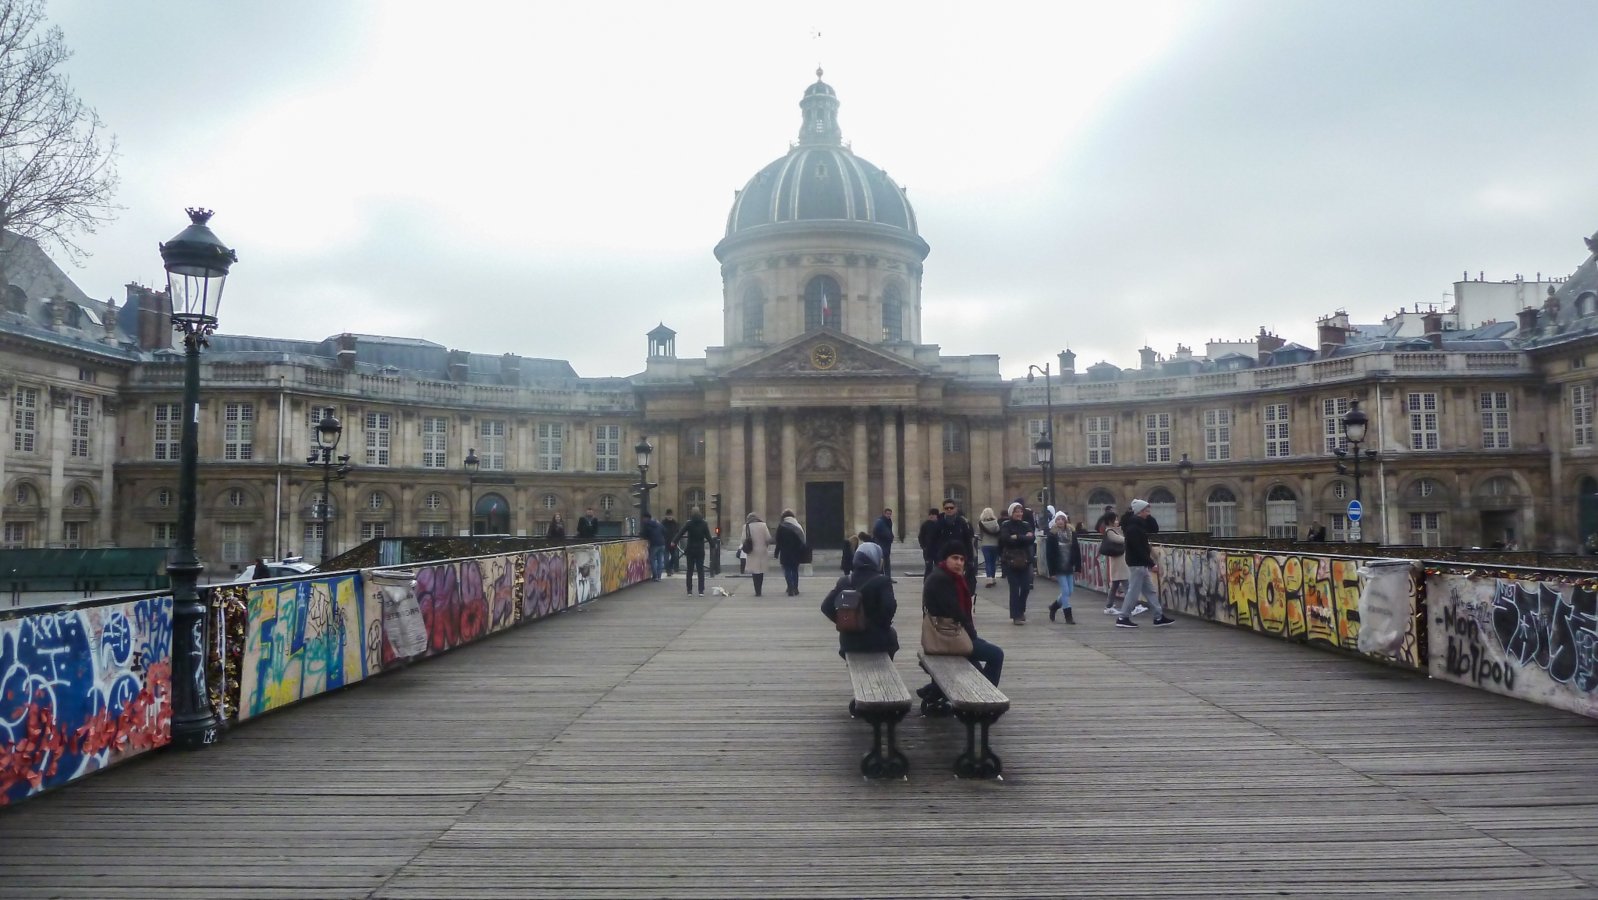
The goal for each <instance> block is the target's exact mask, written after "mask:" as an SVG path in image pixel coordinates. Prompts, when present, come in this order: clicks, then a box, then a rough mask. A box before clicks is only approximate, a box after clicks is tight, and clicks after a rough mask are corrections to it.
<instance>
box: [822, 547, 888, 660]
mask: <svg viewBox="0 0 1598 900" xmlns="http://www.w3.org/2000/svg"><path fill="white" fill-rule="evenodd" d="M846 589H853V590H856V591H859V592H860V608H861V609H862V610H863V611H864V612H865V616H866V627H865V628H864V629H862V630H860V631H840V632H838V655H839V656H844V655H845V654H849V653H886V654H888V655H889V656H892V655H893V654H895V653H897V652H899V634H898V632H896V631H894V630H893V616H894V614H895V613H897V612H898V611H899V601H898V599H897V598H895V597H894V596H893V579H891V578H889V577H888V576H886V575H884V574H882V547H881V546H880V545H878V544H877V543H876V542H875V541H871V540H865V541H862V542H861V543H860V547H859V549H857V550H855V552H854V569H853V570H851V571H850V572H849V574H848V575H845V576H843V577H842V578H839V579H838V584H837V586H835V587H834V588H833V589H832V590H831V591H829V592H827V597H826V599H825V600H822V601H821V614H822V615H824V616H826V617H827V618H828V619H829V620H831V621H833V622H836V621H838V607H837V602H838V594H839V593H841V592H843V591H844V590H846Z"/></svg>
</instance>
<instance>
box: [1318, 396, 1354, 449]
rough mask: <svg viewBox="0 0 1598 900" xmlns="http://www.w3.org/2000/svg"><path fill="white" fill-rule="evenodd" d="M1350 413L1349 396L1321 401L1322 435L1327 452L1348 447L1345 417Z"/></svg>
mask: <svg viewBox="0 0 1598 900" xmlns="http://www.w3.org/2000/svg"><path fill="white" fill-rule="evenodd" d="M1346 415H1348V398H1347V397H1337V398H1335V399H1325V400H1322V401H1321V423H1322V427H1321V436H1322V437H1323V438H1324V440H1325V442H1326V452H1327V453H1335V452H1337V451H1338V450H1347V449H1348V438H1346V437H1344V436H1343V417H1344V416H1346Z"/></svg>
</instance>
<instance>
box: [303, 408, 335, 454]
mask: <svg viewBox="0 0 1598 900" xmlns="http://www.w3.org/2000/svg"><path fill="white" fill-rule="evenodd" d="M329 416H332V417H334V418H337V417H338V411H337V410H336V409H335V408H334V407H331V406H312V407H310V408H309V409H307V410H306V411H305V428H306V431H307V432H309V433H310V435H311V446H312V447H315V446H316V426H318V425H320V424H322V420H323V419H326V418H328V417H329Z"/></svg>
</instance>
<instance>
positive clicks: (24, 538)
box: [5, 522, 28, 550]
mask: <svg viewBox="0 0 1598 900" xmlns="http://www.w3.org/2000/svg"><path fill="white" fill-rule="evenodd" d="M5 547H6V549H7V550H26V549H28V523H27V522H7V523H6V532H5Z"/></svg>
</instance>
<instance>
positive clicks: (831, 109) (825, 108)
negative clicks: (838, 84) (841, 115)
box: [799, 66, 843, 147]
mask: <svg viewBox="0 0 1598 900" xmlns="http://www.w3.org/2000/svg"><path fill="white" fill-rule="evenodd" d="M799 108H800V109H801V110H803V111H804V124H803V125H801V126H799V143H801V144H811V145H814V144H826V145H829V146H833V147H837V146H841V145H842V144H843V131H842V130H841V129H839V128H838V95H837V94H835V93H834V92H833V90H832V87H831V86H830V85H828V84H827V83H826V82H825V81H822V80H821V68H820V67H819V66H818V67H817V68H816V83H815V84H812V85H811V86H810V87H808V88H806V89H805V95H804V98H803V99H801V100H800V101H799Z"/></svg>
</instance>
